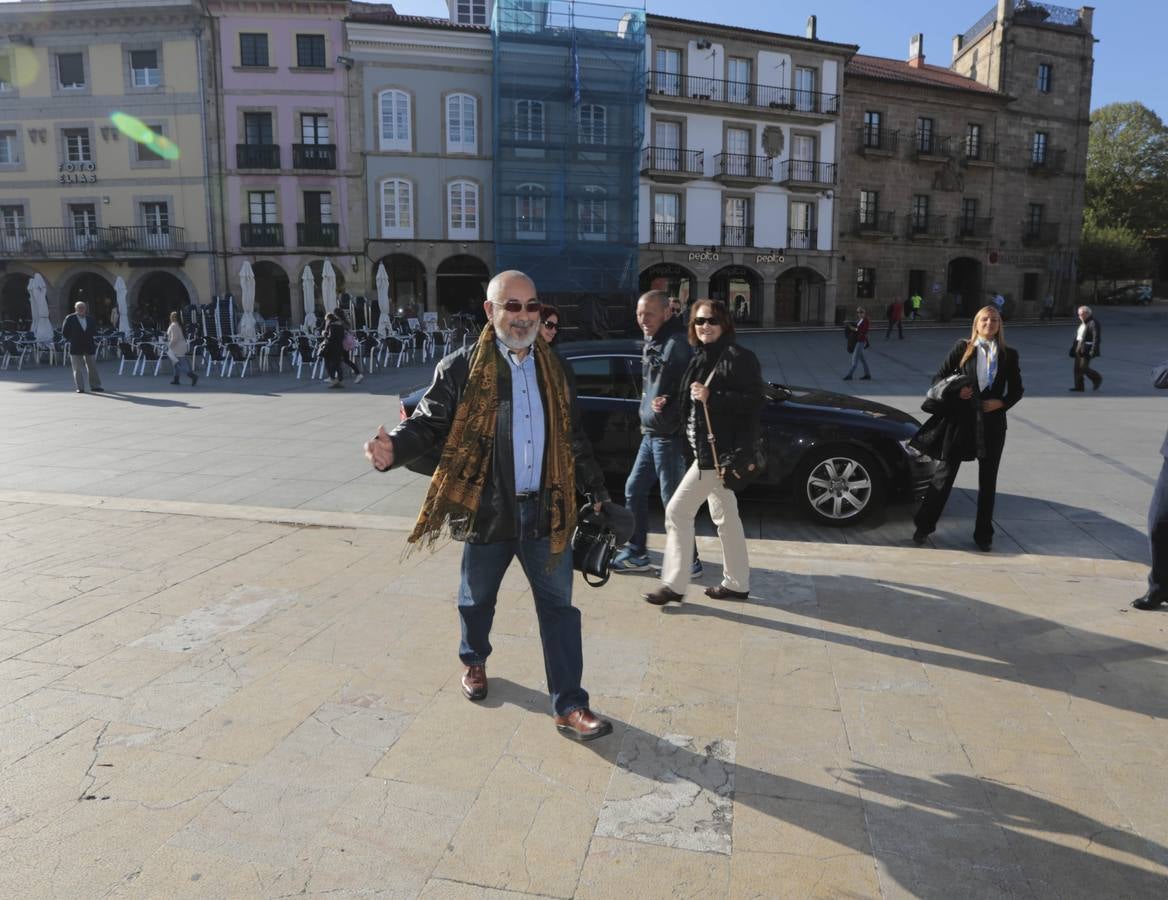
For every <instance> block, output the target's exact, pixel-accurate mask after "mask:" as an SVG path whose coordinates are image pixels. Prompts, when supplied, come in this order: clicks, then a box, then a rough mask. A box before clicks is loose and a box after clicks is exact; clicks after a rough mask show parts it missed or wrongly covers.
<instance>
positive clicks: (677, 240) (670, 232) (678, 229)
mask: <svg viewBox="0 0 1168 900" xmlns="http://www.w3.org/2000/svg"><path fill="white" fill-rule="evenodd" d="M653 243H654V244H684V243H685V222H658V221H657V220H656V219H654V220H653Z"/></svg>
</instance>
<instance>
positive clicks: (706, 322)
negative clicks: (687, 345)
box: [694, 316, 719, 325]
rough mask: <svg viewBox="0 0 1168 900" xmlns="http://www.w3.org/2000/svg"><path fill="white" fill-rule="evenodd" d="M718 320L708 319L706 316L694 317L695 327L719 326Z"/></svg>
mask: <svg viewBox="0 0 1168 900" xmlns="http://www.w3.org/2000/svg"><path fill="white" fill-rule="evenodd" d="M717 324H719V323H718V320H717V319H714V318H706V317H705V316H694V325H717Z"/></svg>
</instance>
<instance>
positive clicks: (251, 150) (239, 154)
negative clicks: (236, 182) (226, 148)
mask: <svg viewBox="0 0 1168 900" xmlns="http://www.w3.org/2000/svg"><path fill="white" fill-rule="evenodd" d="M235 167H236V168H237V169H278V168H280V145H279V144H236V145H235Z"/></svg>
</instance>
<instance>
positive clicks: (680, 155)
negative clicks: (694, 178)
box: [641, 147, 706, 175]
mask: <svg viewBox="0 0 1168 900" xmlns="http://www.w3.org/2000/svg"><path fill="white" fill-rule="evenodd" d="M705 168H706V155H705V153H704V152H703V151H701V150H680V149H678V148H676V147H646V148H645V149H644V150H642V151H641V171H642V172H677V173H678V174H681V175H701V174H703V173H704V172H705Z"/></svg>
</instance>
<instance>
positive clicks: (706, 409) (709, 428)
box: [702, 350, 726, 480]
mask: <svg viewBox="0 0 1168 900" xmlns="http://www.w3.org/2000/svg"><path fill="white" fill-rule="evenodd" d="M725 354H726V351H725V350H723V351H722V352H721V353H719V354H718V358H717V359H716V360H714V365H713V366H711V367H710V374H709V375H707V376H706V380H705V381H704V382H703V384H705V386H706V388H707V389H708V388H709V386H710V382H711V381H713V380H714V375H715V373H716V372H717V371H718V363H720V362H721V361H722V357H723V356H724V355H725ZM702 412H703V413H705V415H706V440H707V441H709V443H710V452H711V454H712V455H713V457H714V471H715V472H717V473H718V479H719V480H721V478H722V464H721V463H720V462H719V461H718V445H717V443H716V442H715V441H714V426H713V425H712V424H711V423H710V405H709V404H708V403H702Z"/></svg>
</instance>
